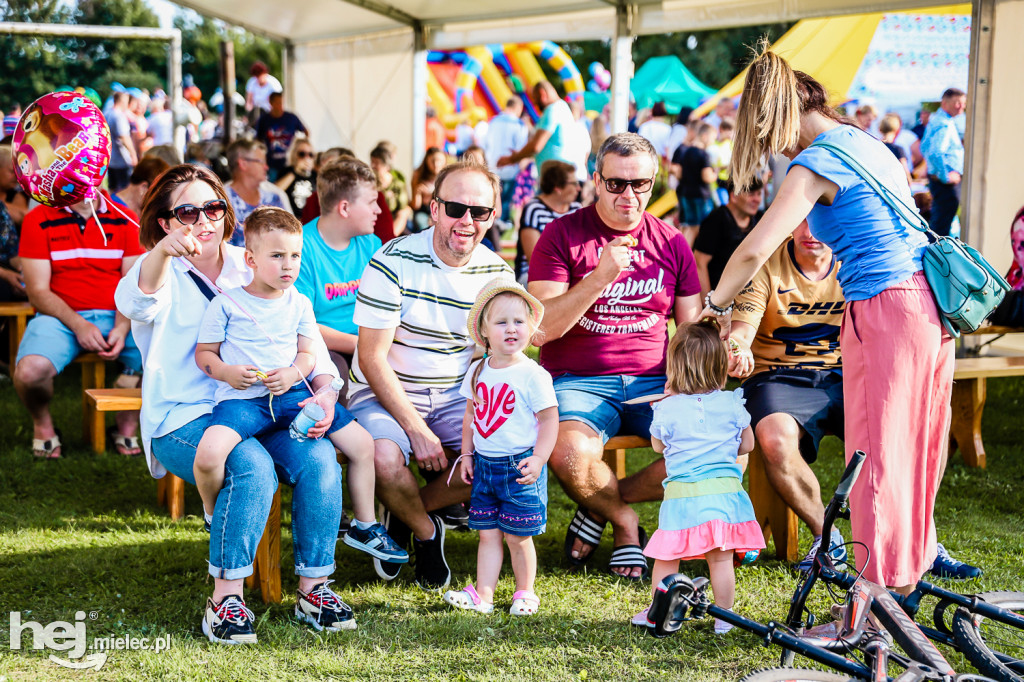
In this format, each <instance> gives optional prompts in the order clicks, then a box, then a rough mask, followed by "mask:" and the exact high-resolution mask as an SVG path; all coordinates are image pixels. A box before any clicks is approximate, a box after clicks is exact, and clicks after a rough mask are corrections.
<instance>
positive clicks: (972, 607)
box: [786, 450, 1024, 672]
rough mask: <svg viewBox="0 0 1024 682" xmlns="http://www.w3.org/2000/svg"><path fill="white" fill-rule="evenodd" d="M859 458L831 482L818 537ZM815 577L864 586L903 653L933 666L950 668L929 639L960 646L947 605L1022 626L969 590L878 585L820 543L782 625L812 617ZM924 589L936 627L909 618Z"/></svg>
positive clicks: (796, 625) (849, 628) (841, 504)
mask: <svg viewBox="0 0 1024 682" xmlns="http://www.w3.org/2000/svg"><path fill="white" fill-rule="evenodd" d="M862 462H863V453H862V452H861V451H859V450H858V451H857V452H856V453H855V454H854V456H853V457H852V458H851V460H850V463H849V464H848V465H847V468H846V470H845V471H844V472H843V476H842V478H841V479H840V482H839V485H838V487H837V488H836V493H835V495H834V496H833V498H832V500H831V501H830V502H829V504H828V507H827V508H826V510H825V519H824V523H823V526H822V537H826V538H827V537H830V536H831V533H832V526H833V525H834V524H835V520H836V519H837V518H839V517H840V516H842V515H843V514H844V511H845V508H846V501H847V499H848V497H849V491H850V489H851V488H852V487H853V483H854V481H855V480H856V478H857V474H858V473H859V472H860V467H861V464H862ZM818 580H821V581H822V582H824V583H827V584H830V585H835V586H837V587H839V588H841V589H843V590H845V591H847V592H848V594H850V593H853V592H855V591H857V590H865V589H866V590H867V592H868V593H869V594H870V596H871V604H870V608H871V612H872V613H874V614H875V615H876V616H877V617H878V619H879V621H880V623H881V625H882V626H883V627H884V628H885V629H886V630H888V631H889V632H890V634H892V636H893V638H894V639H895V640H896V641H897V642H898V643H899V645H900V646H901V647H903V649H904V650H905V651H906V652H907V653H908V654H910V656H911V658H912V659H914V660H916V661H921V662H925V663H926V664H927V665H929V666H931V667H934V668H935V669H936V670H948V672H952V670H951V669H949V663H948V662H947V661H946V660H945V658H944V657H943V656H942V654H941V653H939V651H938V649H936V648H935V646H934V644H933V643H932V642H938V643H940V644H945V645H947V646H950V647H952V648H954V649H957V650H959V646H958V644H957V642H956V641H955V640H954V639H953V636H952V633H951V632H950V631H949V629H948V628H947V627H946V625H945V620H944V613H945V611H946V610H947V609H948V608H949V607H950V606H956V607H959V606H962V607H964V608H966V609H967V610H968V611H971V612H972V613H976V614H978V615H981V616H984V617H985V618H989V619H992V620H994V621H998V622H1001V623H1005V624H1007V625H1011V626H1014V627H1017V628H1021V629H1024V617H1022V616H1020V615H1018V614H1016V613H1014V612H1012V611H1007V610H1005V609H1002V608H1000V607H998V606H993V605H992V604H989V603H987V602H985V601H984V600H981V599H978V598H977V597H976V596H974V595H962V594H958V593H956V592H950V591H949V590H946V589H943V588H941V587H939V586H937V585H933V584H932V583H929V582H926V581H923V580H921V581H918V583H917V584H916V585H915V587H914V591H913V592H911V593H910V594H909V595H907V596H903V595H900V594H897V593H895V592H890V591H889V590H887V589H885V588H884V587H882V586H880V585H877V584H875V583H871V582H869V581H866V580H863V579H861V578H858V577H857V576H854V575H851V574H849V573H844V572H841V571H837V570H836V569H835V567H834V566H833V565H832V561H831V559H830V558H829V555H828V554H827V548H825V547H822V548H821V549H820V550H819V552H818V554H817V555H816V556H815V559H814V563H813V565H812V566H811V568H810V570H809V571H808V572H807V574H806V575H805V576H804V577H803V578H802V579H801V582H800V583H799V584H798V585H797V589H796V592H795V593H794V595H793V601H792V604H791V606H790V609H789V614H788V616H787V618H786V625H787V627H790V628H792V629H793V630H795V631H797V632H801V631H802V630H803V629H804V628H805V627H806V626H809V625H811V622H809V621H810V620H811V618H808V622H805V621H804V619H803V614H804V612H805V611H806V609H805V604H806V602H807V598H808V597H809V595H810V593H811V590H812V589H813V588H814V585H815V583H816V582H817V581H818ZM865 586H866V587H865ZM924 595H929V596H934V597H937V598H938V599H939V604H938V606H937V607H936V609H935V613H934V616H933V622H934V623H935V625H936V627H937V628H939V629H933V628H930V627H928V626H926V625H921V624H918V623H916V622H915V621H914V620H913V618H914V616H916V615H917V611H918V609H919V608H920V605H921V597H922V596H924ZM848 601H849V599H848ZM849 610H850V609H849V608H848V609H847V611H849ZM843 630H844V633H846V634H845V639H846V640H847V641H848V640H849V638H850V637H851V636H853V635H856V634H857V631H856V628H855V627H854V626H853V624H852V623H846V622H844V628H843ZM921 635H924V636H921ZM929 640H931V641H929ZM824 646H825V648H831V647H830V646H828V644H827V643H826V644H824Z"/></svg>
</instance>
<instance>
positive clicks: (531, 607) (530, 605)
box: [508, 590, 540, 616]
mask: <svg viewBox="0 0 1024 682" xmlns="http://www.w3.org/2000/svg"><path fill="white" fill-rule="evenodd" d="M538 610H540V597H538V596H537V595H536V594H534V593H533V592H530V591H529V590H519V591H518V592H516V593H515V594H513V595H512V608H510V609H509V610H508V612H509V613H511V614H512V615H513V616H532V615H534V614H536V613H537V611H538Z"/></svg>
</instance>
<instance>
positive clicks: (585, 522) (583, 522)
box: [565, 507, 608, 566]
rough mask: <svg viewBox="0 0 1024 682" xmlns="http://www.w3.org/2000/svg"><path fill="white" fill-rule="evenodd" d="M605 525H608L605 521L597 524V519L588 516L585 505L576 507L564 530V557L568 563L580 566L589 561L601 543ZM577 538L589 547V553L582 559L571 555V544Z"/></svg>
mask: <svg viewBox="0 0 1024 682" xmlns="http://www.w3.org/2000/svg"><path fill="white" fill-rule="evenodd" d="M606 525H608V524H607V522H605V523H604V524H598V522H597V521H595V520H594V519H592V518H590V514H589V512H588V511H587V508H586V507H577V508H576V513H575V514H574V515H573V517H572V521H570V522H569V529H568V530H566V532H565V558H567V559H568V560H569V563H570V564H572V565H573V566H582V565H583V564H585V563H587V562H588V561H590V559H591V557H593V556H594V552H595V551H596V550H597V546H598V545H600V544H601V534H602V533H604V527H605V526H606ZM577 538H579V539H580V540H581V541H582V542H583V544H584V545H585V546H587V547H590V553H588V554H587V556H585V557H583V558H582V559H577V558H575V557H574V556H573V555H572V546H573V543H574V542H575V541H576V539H577Z"/></svg>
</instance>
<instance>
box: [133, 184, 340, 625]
mask: <svg viewBox="0 0 1024 682" xmlns="http://www.w3.org/2000/svg"><path fill="white" fill-rule="evenodd" d="M234 224H235V215H234V211H233V210H232V208H231V204H230V202H229V201H228V199H227V194H226V192H225V190H224V187H223V186H222V185H221V183H220V180H218V179H217V176H215V175H214V174H213V173H212V172H211V171H209V170H207V169H206V168H203V167H201V166H194V165H181V166H175V167H173V168H171V169H170V170H168V171H167V172H166V173H164V174H163V175H161V176H160V177H159V178H158V179H157V180H156V182H155V183H154V185H153V187H152V188H151V189H150V191H149V194H148V195H147V197H146V201H145V203H144V205H143V209H142V220H141V228H140V232H139V240H140V242H141V243H142V245H143V246H144V247H145V248H147V249H149V252H148V253H146V254H144V255H143V256H141V257H140V258H139V260H138V261H137V262H136V263H135V265H134V266H133V267H132V268H131V270H129V272H128V274H127V275H126V276H125V277H124V278H123V279H122V280H121V282H120V283H119V284H118V287H117V292H116V294H115V301H116V303H117V306H118V309H119V310H120V311H121V312H122V313H123V314H124V315H126V316H127V317H128V318H130V319H131V320H132V329H133V332H134V334H135V335H136V338H137V339H138V340H139V341H138V345H139V350H140V351H141V352H142V357H143V365H144V368H145V371H146V381H145V382H143V387H142V415H141V417H142V440H143V447H144V449H145V452H146V461H147V463H148V464H149V469H150V473H152V475H153V476H154V477H157V478H160V477H163V476H164V475H166V473H167V471H170V472H171V473H173V474H174V475H176V476H178V477H179V478H182V479H184V480H186V481H189V482H190V483H192V484H193V485H194V484H195V479H194V476H193V473H192V467H193V460H194V459H195V455H196V445H197V444H198V443H199V440H200V438H202V435H203V431H204V430H205V429H206V426H207V423H208V422H209V419H210V414H211V412H212V410H213V405H214V390H215V384H216V382H215V381H214V380H213V379H211V378H209V377H208V376H206V375H205V374H204V373H203V372H202V371H201V370H200V369H199V368H198V367H197V366H196V363H195V348H196V339H197V337H198V334H199V323H200V320H201V319H202V317H203V312H204V311H205V310H206V307H207V306H208V305H209V302H210V299H212V298H213V296H214V295H215V294H216V292H217V291H218V290H226V289H230V288H233V287H238V286H243V285H245V284H247V283H248V282H249V281H250V280H251V279H252V272H251V271H250V270H249V268H248V267H247V266H246V264H245V261H244V256H243V254H244V251H243V249H241V248H238V247H234V246H231V245H230V244H228V240H229V239H230V237H231V233H232V231H233V229H234ZM319 345H320V346H322V345H323V343H322V341H321V342H320V344H319ZM325 358H326V348H320V349H319V352H318V353H317V368H316V369H314V371H313V374H314V375H317V374H318V372H319V368H321V367H323V368H327V369H328V371H331V370H333V371H335V372H336V370H334V368H333V365H332V364H331V363H330V361H329V360H327V361H326V362H325ZM335 376H336V375H335ZM332 378H333V377H332V375H331V374H330V373H326V374H325V373H319V374H318V375H317V376H315V377H314V378H313V379H312V385H313V387H314V389H316V388H319V386H321V385H323V384H324V383H327V382H329V381H330V380H331V379H332ZM330 417H331V415H330V414H329V415H327V418H326V419H325V420H322V421H320V422H318V424H317V425H316V427H315V428H314V430H312V431H311V432H310V433H311V435H316V434H317V433H318V432H321V431H322V430H323V428H324V427H325V426H327V424H329V419H330ZM225 474H226V477H225V481H224V488H223V489H222V490H221V493H220V496H219V497H218V498H217V504H216V507H215V509H214V514H213V520H212V522H211V523H210V525H209V531H210V554H209V572H210V575H212V576H213V579H214V588H213V596H212V598H211V599H209V600H208V601H207V605H206V610H205V614H204V618H203V632H204V633H205V634H206V635H207V637H208V638H209V639H210V641H212V642H217V643H221V644H244V643H254V642H255V641H256V633H255V631H254V625H255V623H254V620H253V614H252V612H251V611H250V610H249V609H247V608H246V607H245V603H244V601H243V600H242V584H243V581H244V579H245V578H246V577H247V576H249V575H251V574H252V570H253V559H254V552H255V549H256V546H257V544H258V543H259V540H260V536H261V535H262V533H263V527H264V525H265V524H266V520H267V514H268V513H269V511H270V503H271V500H272V498H273V495H274V491H275V490H276V489H277V483H278V480H281V481H282V482H285V483H287V484H289V485H292V486H293V487H294V489H295V492H294V497H293V503H292V514H293V533H294V543H295V565H296V573H297V574H298V575H299V600H298V605H297V606H296V608H297V609H299V608H301V609H302V610H303V612H304V614H305V615H308V616H312V617H313V618H314V619H316V620H317V622H318V623H319V624H320V627H318V629H323V628H327V629H329V630H337V629H351V628H353V627H355V620H354V618H353V617H352V611H351V609H349V608H348V606H346V605H345V604H344V602H342V601H341V600H340V599H339V598H338V597H337V595H336V594H334V592H332V591H331V590H330V589H329V587H327V585H328V583H329V580H327V576H329V575H330V574H331V572H332V571H333V570H334V548H335V544H336V542H337V539H338V525H339V522H340V520H341V493H342V491H341V470H340V467H339V466H338V462H337V460H336V458H335V452H334V448H333V447H332V446H331V445H330V444H329V443H328V442H326V441H324V440H315V439H312V438H311V439H308V440H306V441H305V442H304V443H299V442H298V441H296V440H293V439H291V438H290V437H289V436H288V434H287V432H286V431H280V432H277V433H274V434H270V435H268V436H265V437H261V438H259V439H258V440H256V439H249V440H246V441H243V442H242V443H240V444H239V445H238V446H236V447H235V449H234V450H232V451H231V454H230V455H229V457H228V460H227V464H226V471H225ZM314 627H317V626H314Z"/></svg>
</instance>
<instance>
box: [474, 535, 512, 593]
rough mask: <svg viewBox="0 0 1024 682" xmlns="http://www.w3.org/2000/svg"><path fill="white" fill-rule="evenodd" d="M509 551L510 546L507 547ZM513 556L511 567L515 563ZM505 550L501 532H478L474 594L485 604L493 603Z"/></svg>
mask: <svg viewBox="0 0 1024 682" xmlns="http://www.w3.org/2000/svg"><path fill="white" fill-rule="evenodd" d="M509 548H510V549H511V545H510V546H509ZM514 557H515V555H514V554H513V565H515V564H514V562H515V558H514ZM504 559H505V548H504V547H503V546H502V544H501V531H500V530H498V529H497V528H491V529H488V530H481V531H480V546H479V547H478V548H477V551H476V592H477V594H479V595H480V599H482V600H483V601H484V603H486V604H493V603H494V588H495V587H497V586H498V576H499V575H500V574H501V563H502V561H504Z"/></svg>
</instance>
